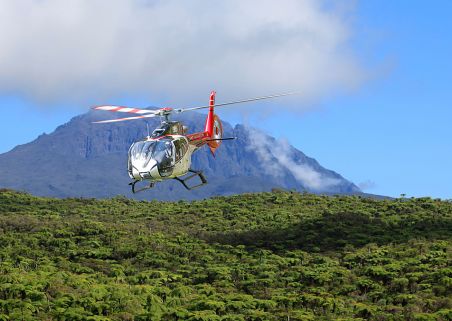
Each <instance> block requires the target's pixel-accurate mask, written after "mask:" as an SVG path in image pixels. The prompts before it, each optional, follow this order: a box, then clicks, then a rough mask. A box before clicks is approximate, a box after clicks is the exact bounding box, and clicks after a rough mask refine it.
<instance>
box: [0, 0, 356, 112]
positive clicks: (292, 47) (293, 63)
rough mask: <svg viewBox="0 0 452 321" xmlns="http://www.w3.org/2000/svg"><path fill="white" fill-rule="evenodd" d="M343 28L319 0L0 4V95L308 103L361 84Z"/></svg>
mask: <svg viewBox="0 0 452 321" xmlns="http://www.w3.org/2000/svg"><path fill="white" fill-rule="evenodd" d="M327 4H330V5H329V6H327ZM350 29H351V27H350V25H349V24H348V23H347V18H346V14H344V11H343V10H342V9H341V8H334V7H331V2H330V1H328V2H327V1H322V0H281V1H273V0H246V1H243V0H219V1H207V0H191V1H182V0H165V1H163V0H148V1H146V0H111V1H104V0H66V1H60V0H15V1H9V0H0V39H2V45H1V49H0V93H1V94H6V93H13V94H19V95H23V96H26V97H28V98H29V99H31V100H34V101H38V102H59V101H63V100H64V101H68V100H69V101H74V102H86V101H89V100H94V101H99V100H104V99H110V98H114V97H118V96H121V95H128V96H130V95H134V94H137V95H145V96H146V97H149V98H151V102H152V97H155V96H159V97H164V99H165V97H171V102H173V103H177V104H180V103H182V102H187V100H190V99H193V98H196V99H197V98H199V97H202V98H203V99H205V95H206V94H207V93H208V92H209V90H210V89H212V88H216V89H217V90H219V91H221V92H222V93H223V94H224V95H225V96H227V97H225V96H222V97H225V98H242V97H249V96H250V95H251V96H252V95H260V94H269V93H275V92H281V91H286V90H296V91H300V92H302V96H301V98H302V99H304V100H306V101H311V100H313V99H314V100H315V99H316V98H318V97H321V96H324V95H325V94H327V93H330V92H332V91H337V90H339V91H340V90H348V89H350V88H354V87H355V86H356V85H357V84H359V83H360V82H361V81H362V79H363V71H362V69H361V67H360V65H359V63H357V60H356V58H355V56H354V54H353V53H352V52H351V50H350V48H349V46H348V41H349V37H350V33H351V30H350ZM200 95H201V96H200ZM293 108H295V107H293Z"/></svg>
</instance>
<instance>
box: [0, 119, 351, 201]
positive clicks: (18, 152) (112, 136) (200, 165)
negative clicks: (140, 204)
mask: <svg viewBox="0 0 452 321" xmlns="http://www.w3.org/2000/svg"><path fill="white" fill-rule="evenodd" d="M107 115H108V117H111V113H109V114H102V113H98V112H96V113H94V112H89V113H86V114H83V115H80V116H77V117H74V118H73V119H72V120H71V121H70V122H68V123H66V124H64V125H62V126H60V127H58V128H57V129H56V130H55V131H54V132H53V133H51V134H49V135H47V134H43V135H41V136H39V137H38V138H37V139H36V140H34V141H32V142H30V143H28V144H24V145H20V146H17V147H15V148H14V149H13V150H11V151H10V152H7V153H4V154H1V155H0V187H8V188H14V189H19V190H25V191H28V192H31V193H33V194H36V195H42V196H56V197H69V196H74V197H79V196H83V197H111V196H114V195H118V194H120V195H125V196H128V197H135V198H141V199H143V198H145V199H161V200H175V199H197V198H205V197H210V196H213V195H228V194H236V193H243V192H260V191H269V190H271V189H272V188H284V189H295V190H298V191H304V190H307V191H311V192H322V193H342V194H350V193H356V192H359V189H358V188H357V187H356V186H355V185H354V184H353V183H351V182H349V181H347V180H345V179H344V178H343V177H342V176H340V175H339V174H337V173H335V172H333V171H330V170H327V169H325V168H323V167H322V166H320V165H319V164H318V162H317V161H316V160H314V159H312V158H309V157H307V156H306V155H304V154H303V153H302V152H300V151H298V150H296V149H295V148H293V147H291V146H290V145H288V144H285V143H283V142H279V141H276V140H275V139H274V138H273V137H270V136H268V135H266V134H264V133H260V132H257V131H256V130H252V129H247V128H245V127H244V126H242V125H237V126H235V127H234V128H232V127H231V126H230V125H229V124H228V123H224V132H225V133H224V135H225V137H232V136H234V137H237V140H235V141H227V142H224V143H223V146H222V147H221V148H220V149H219V150H218V151H217V154H216V157H215V158H213V157H212V156H211V155H210V153H209V151H208V150H207V149H203V150H201V151H198V152H197V153H195V154H194V158H193V164H192V167H193V168H194V169H201V170H203V171H204V173H205V175H206V177H207V179H208V181H209V184H208V185H206V186H203V187H201V188H199V189H197V190H194V191H186V190H185V189H184V188H183V187H182V186H181V185H180V184H179V183H178V182H176V181H167V182H163V183H161V184H158V185H157V186H156V188H154V189H153V190H151V191H148V192H144V193H140V194H136V195H133V194H131V192H130V190H129V186H128V183H129V181H130V179H129V177H128V175H127V170H126V164H127V151H128V148H129V146H130V145H131V144H132V143H133V142H134V141H136V140H138V139H141V138H142V137H143V135H144V129H145V128H146V125H145V123H144V122H143V121H137V122H125V123H116V124H102V125H99V124H92V123H91V122H92V121H93V120H98V119H102V117H104V116H105V117H107ZM182 120H183V121H184V123H185V124H186V125H187V126H188V127H189V131H191V132H193V131H199V130H201V129H202V127H203V125H204V121H205V116H204V115H201V114H196V113H192V114H190V115H184V117H183V118H182ZM149 124H150V127H151V128H153V127H155V126H156V125H157V124H158V120H157V119H152V120H150V121H149Z"/></svg>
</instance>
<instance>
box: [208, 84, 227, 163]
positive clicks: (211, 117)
mask: <svg viewBox="0 0 452 321" xmlns="http://www.w3.org/2000/svg"><path fill="white" fill-rule="evenodd" d="M215 94H216V92H215V91H214V90H213V91H212V92H211V93H210V101H209V106H210V107H209V113H208V114H207V119H206V126H205V128H204V131H205V132H207V133H208V134H209V137H210V138H211V139H221V138H222V137H223V126H222V124H221V121H220V118H219V117H218V116H217V115H215V113H214V107H215ZM220 144H221V140H212V141H210V142H208V143H207V145H209V148H210V151H211V152H212V155H215V150H216V149H217V148H218V147H220Z"/></svg>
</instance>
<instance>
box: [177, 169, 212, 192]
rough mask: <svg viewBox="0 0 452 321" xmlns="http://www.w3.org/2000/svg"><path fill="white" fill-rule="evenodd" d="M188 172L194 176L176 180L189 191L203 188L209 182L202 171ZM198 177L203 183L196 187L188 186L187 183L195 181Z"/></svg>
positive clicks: (190, 170)
mask: <svg viewBox="0 0 452 321" xmlns="http://www.w3.org/2000/svg"><path fill="white" fill-rule="evenodd" d="M188 171H189V172H190V173H193V174H191V175H189V176H188V177H185V178H181V177H175V178H174V179H175V180H177V181H179V182H180V183H181V184H182V185H184V187H185V188H186V189H188V190H192V189H194V188H197V187H200V186H203V185H205V184H207V180H206V178H205V177H204V175H203V174H202V172H201V171H195V170H192V169H189V170H188ZM196 176H198V177H199V179H200V180H201V183H200V184H198V185H194V186H188V185H187V182H188V181H189V180H191V179H193V178H194V177H196Z"/></svg>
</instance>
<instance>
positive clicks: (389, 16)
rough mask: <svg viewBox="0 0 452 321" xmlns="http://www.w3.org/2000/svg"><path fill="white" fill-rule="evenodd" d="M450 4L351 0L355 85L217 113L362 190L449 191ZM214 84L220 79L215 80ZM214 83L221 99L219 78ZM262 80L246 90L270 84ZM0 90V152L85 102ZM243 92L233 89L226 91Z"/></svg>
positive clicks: (139, 100)
mask: <svg viewBox="0 0 452 321" xmlns="http://www.w3.org/2000/svg"><path fill="white" fill-rule="evenodd" d="M451 10H452V2H450V1H445V0H444V1H435V2H432V3H429V4H427V3H426V2H420V1H385V2H382V1H377V0H372V1H371V0H369V1H362V2H357V3H356V5H355V6H354V9H353V10H351V11H350V12H348V14H347V16H346V17H347V19H349V21H348V22H347V23H348V24H349V26H350V30H351V37H350V39H349V40H348V45H349V50H353V52H354V57H356V59H357V60H358V61H359V63H360V64H361V65H362V66H365V68H366V70H367V75H368V77H367V79H366V80H365V81H362V82H360V84H359V86H353V89H351V90H335V88H332V89H331V93H330V94H322V96H321V97H317V98H312V99H311V100H310V102H311V103H312V104H314V105H315V106H316V108H314V109H310V110H309V111H303V112H301V113H300V112H298V111H294V109H293V108H291V107H288V111H287V112H285V113H270V115H271V117H264V118H261V117H257V116H256V114H253V113H251V114H249V115H247V116H246V117H244V116H243V115H242V114H241V113H238V112H237V113H235V112H233V111H231V110H228V111H225V112H224V113H222V112H219V114H220V115H222V116H223V117H222V118H223V119H225V120H226V121H230V122H233V123H237V122H243V121H246V122H247V123H248V124H250V125H252V126H256V127H258V128H261V129H264V130H266V131H267V132H269V133H270V134H272V135H274V136H276V137H278V138H285V139H287V140H288V141H289V142H290V143H291V144H292V145H294V146H295V147H297V148H298V149H300V150H302V151H303V152H304V153H305V154H307V155H308V156H311V157H314V158H316V159H317V160H318V161H319V162H320V163H321V164H322V165H323V166H325V167H327V168H330V169H333V170H335V171H337V172H338V173H340V174H342V175H343V176H344V177H346V178H347V179H350V180H351V181H353V182H355V183H356V184H362V186H363V187H366V189H365V191H366V192H369V193H374V194H382V195H389V196H399V195H400V194H402V193H404V194H407V195H408V196H432V197H441V198H446V199H450V198H452V189H451V188H450V186H451V182H452V171H451V169H450V164H451V163H452V141H451V138H452V126H451V125H450V122H451V120H452V63H451V61H450V58H451V57H452V41H451V40H450V34H449V33H450V30H452V22H451V20H450V12H451ZM212 59H215V57H213V58H212ZM369 75H370V76H369ZM181 81H183V80H181ZM200 84H201V85H200V86H199V87H200V90H199V94H193V95H189V94H187V96H186V97H187V100H186V101H187V105H197V104H200V103H201V104H203V103H204V100H205V99H204V98H203V100H200V97H204V96H205V97H207V96H208V91H206V89H205V88H204V86H203V85H202V84H203V83H200ZM213 84H214V85H216V86H221V82H218V83H216V82H213ZM0 86H5V85H4V82H0ZM336 87H337V86H336ZM228 88H231V87H228ZM216 89H217V91H218V92H219V94H218V96H219V98H218V100H222V99H221V98H220V97H221V95H220V94H221V89H222V88H221V87H220V88H219V87H216ZM290 89H292V88H290ZM265 90H266V92H259V91H256V92H253V93H251V94H250V95H251V96H254V94H255V93H257V94H261V93H262V94H267V93H268V94H270V93H273V92H268V88H265ZM2 92H3V94H2V95H1V96H0V104H1V106H2V107H3V110H4V115H3V117H1V119H0V135H1V137H2V139H1V140H0V153H2V152H6V151H8V150H10V149H11V148H12V147H14V146H15V145H18V144H23V143H26V142H29V141H31V140H33V139H34V138H36V136H38V135H39V134H41V133H43V132H47V133H49V132H51V131H53V130H54V129H55V128H56V127H57V126H58V125H60V124H62V123H64V122H66V121H68V120H69V119H70V118H71V117H72V116H74V115H77V114H79V113H81V112H83V110H84V105H85V103H86V102H85V101H84V102H77V101H75V100H71V99H68V100H67V101H65V100H64V99H62V98H61V97H59V98H57V99H56V100H55V101H52V102H46V101H45V100H44V101H42V100H39V99H33V98H30V94H27V93H26V92H22V91H21V90H20V89H16V90H14V88H13V89H11V88H7V89H6V90H2ZM182 93H184V92H183V91H182ZM250 95H246V93H243V92H239V94H237V95H235V96H234V97H233V98H242V97H246V96H250ZM168 96H170V95H169V94H168V93H163V94H160V95H155V97H157V98H156V100H157V101H155V102H154V101H151V102H147V100H146V98H145V97H143V96H140V95H138V94H137V95H134V94H133V93H127V95H117V96H116V97H115V99H116V100H115V101H114V102H115V103H119V102H121V103H129V104H131V105H135V104H155V105H159V104H162V103H167V102H168V101H171V98H168ZM229 96H231V95H229ZM106 97H108V96H106ZM228 98H230V97H228ZM58 99H59V100H58ZM179 99H180V100H182V99H183V97H182V98H178V99H177V100H176V101H177V102H179ZM226 100H228V99H226ZM93 103H97V101H96V102H93ZM291 103H293V102H291ZM47 104H49V105H52V107H51V108H49V107H48V106H47ZM281 104H283V102H282V101H281V103H280V105H279V106H281ZM303 104H306V103H305V102H304V103H303ZM80 105H82V106H83V107H80ZM87 107H88V105H87ZM244 118H245V119H244Z"/></svg>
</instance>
